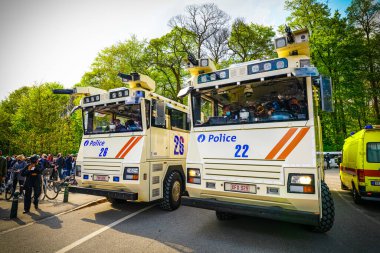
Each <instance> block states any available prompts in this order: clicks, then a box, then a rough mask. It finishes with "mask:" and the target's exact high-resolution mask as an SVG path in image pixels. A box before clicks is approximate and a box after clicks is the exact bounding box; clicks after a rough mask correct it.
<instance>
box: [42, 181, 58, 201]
mask: <svg viewBox="0 0 380 253" xmlns="http://www.w3.org/2000/svg"><path fill="white" fill-rule="evenodd" d="M44 193H45V196H46V198H48V199H50V200H53V199H55V198H57V196H58V193H59V192H58V191H57V190H56V187H55V184H54V182H53V181H51V180H47V182H46V183H45V184H44Z"/></svg>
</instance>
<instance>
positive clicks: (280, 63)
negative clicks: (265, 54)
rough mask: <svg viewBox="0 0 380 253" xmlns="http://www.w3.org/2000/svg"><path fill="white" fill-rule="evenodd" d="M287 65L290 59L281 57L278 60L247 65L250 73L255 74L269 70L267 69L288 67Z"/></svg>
mask: <svg viewBox="0 0 380 253" xmlns="http://www.w3.org/2000/svg"><path fill="white" fill-rule="evenodd" d="M287 67H288V59H286V58H280V59H276V60H270V61H265V62H258V63H254V64H249V65H248V66H247V70H248V75H253V74H257V73H262V72H267V71H273V70H280V69H286V68H287Z"/></svg>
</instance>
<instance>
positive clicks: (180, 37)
mask: <svg viewBox="0 0 380 253" xmlns="http://www.w3.org/2000/svg"><path fill="white" fill-rule="evenodd" d="M183 30H184V28H179V27H175V28H173V29H172V31H171V32H169V33H168V34H166V35H164V36H162V37H161V38H157V39H152V40H151V41H150V42H149V46H148V47H147V49H146V51H145V57H146V58H147V61H149V62H150V63H151V67H150V68H149V70H150V73H151V74H152V77H154V79H155V80H156V86H157V92H159V93H160V94H161V95H164V96H166V97H169V98H171V99H173V100H178V101H180V102H182V99H179V98H178V97H177V94H178V92H179V91H180V90H181V88H182V84H183V80H184V77H185V75H187V73H186V72H185V71H184V66H183V65H184V61H183V60H184V59H186V58H187V50H186V48H190V47H191V46H192V45H191V43H192V40H191V36H187V37H186V36H184V35H185V34H188V33H187V32H186V31H183Z"/></svg>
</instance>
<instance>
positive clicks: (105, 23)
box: [0, 0, 350, 100]
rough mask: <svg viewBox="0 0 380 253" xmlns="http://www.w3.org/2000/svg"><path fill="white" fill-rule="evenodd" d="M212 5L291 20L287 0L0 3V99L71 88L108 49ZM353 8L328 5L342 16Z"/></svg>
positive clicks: (269, 19)
mask: <svg viewBox="0 0 380 253" xmlns="http://www.w3.org/2000/svg"><path fill="white" fill-rule="evenodd" d="M211 2H212V3H215V4H216V5H217V6H218V7H219V8H220V9H222V10H223V11H225V12H226V13H227V14H228V15H230V16H231V18H232V19H234V18H237V17H243V18H244V19H245V20H246V21H248V22H254V23H259V24H263V25H267V26H269V25H270V26H272V27H274V28H275V29H276V28H277V26H279V25H281V24H284V23H285V19H286V17H287V16H288V15H289V13H288V12H286V11H285V10H284V2H285V1H284V0H265V1H263V0H214V1H207V0H138V1H136V0H33V1H31V0H0V100H3V99H5V98H6V97H7V96H8V95H9V93H10V92H12V91H14V90H16V89H18V88H20V87H22V86H31V85H33V84H41V83H44V82H58V83H61V84H62V85H64V86H65V87H67V88H70V87H72V86H73V85H75V84H76V83H78V82H79V81H80V79H81V77H82V75H83V74H84V73H85V72H86V71H89V70H90V66H91V63H92V62H93V61H94V59H95V57H96V56H97V54H98V53H99V52H100V51H101V50H102V49H104V48H105V47H109V46H111V45H113V44H115V43H117V42H120V41H125V40H127V39H129V38H130V37H131V35H136V36H137V38H138V39H140V40H141V39H152V38H158V37H161V36H163V35H164V34H165V33H167V32H169V31H170V28H169V27H168V25H167V23H168V21H169V19H170V18H171V17H173V16H176V15H178V14H184V13H185V12H184V10H185V7H186V6H187V5H191V4H202V3H211ZM349 3H350V0H329V6H330V7H331V8H332V9H333V10H335V9H339V10H341V13H344V10H345V8H346V7H347V6H348V5H349Z"/></svg>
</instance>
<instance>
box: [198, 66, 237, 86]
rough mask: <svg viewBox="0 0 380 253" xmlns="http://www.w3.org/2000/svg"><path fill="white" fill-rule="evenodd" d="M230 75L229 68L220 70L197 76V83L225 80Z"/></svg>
mask: <svg viewBox="0 0 380 253" xmlns="http://www.w3.org/2000/svg"><path fill="white" fill-rule="evenodd" d="M229 77H230V74H229V70H228V69H225V70H220V71H216V72H211V73H207V74H202V75H199V76H198V83H199V84H200V83H208V82H213V81H219V80H225V79H228V78H229Z"/></svg>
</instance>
